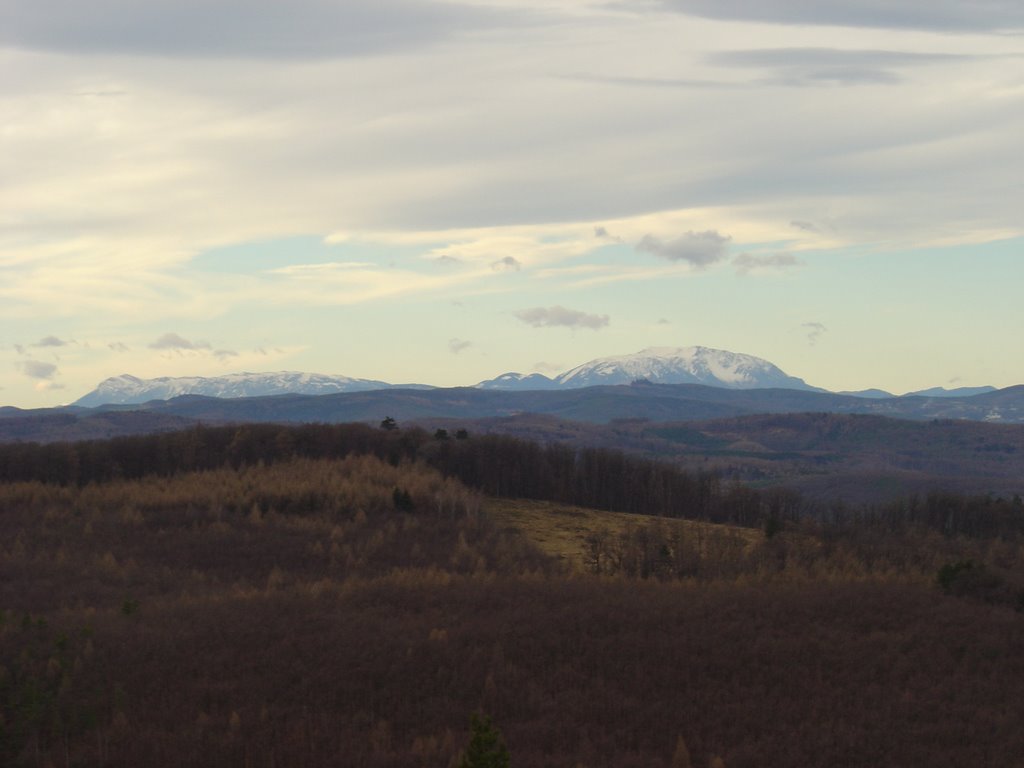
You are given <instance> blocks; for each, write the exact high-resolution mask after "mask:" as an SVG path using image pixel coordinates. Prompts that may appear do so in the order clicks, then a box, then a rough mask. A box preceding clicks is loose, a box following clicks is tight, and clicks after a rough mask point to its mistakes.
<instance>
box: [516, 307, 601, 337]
mask: <svg viewBox="0 0 1024 768" xmlns="http://www.w3.org/2000/svg"><path fill="white" fill-rule="evenodd" d="M515 316H516V317H517V318H519V319H520V320H522V321H523V322H524V323H526V324H527V325H532V326H533V327H534V328H550V327H554V326H564V327H566V328H590V329H591V330H594V331H596V330H598V329H599V328H604V327H605V326H606V325H608V320H609V319H608V315H591V314H588V313H586V312H580V311H579V310H577V309H566V308H565V307H561V306H554V307H533V308H532V309H521V310H519V311H518V312H516V313H515Z"/></svg>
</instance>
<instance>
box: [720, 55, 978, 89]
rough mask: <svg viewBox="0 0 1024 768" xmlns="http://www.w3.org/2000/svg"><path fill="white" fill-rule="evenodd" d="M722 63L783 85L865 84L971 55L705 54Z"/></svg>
mask: <svg viewBox="0 0 1024 768" xmlns="http://www.w3.org/2000/svg"><path fill="white" fill-rule="evenodd" d="M705 58H706V60H707V61H708V62H709V63H711V64H715V65H718V66H722V67H745V68H756V69H768V70H771V71H773V72H774V73H775V75H773V76H772V77H771V78H769V79H768V81H767V82H769V83H774V84H780V85H822V84H829V83H835V84H840V85H862V84H874V83H881V84H885V83H896V82H899V81H900V79H901V78H900V76H899V75H898V74H897V73H896V72H895V71H894V70H897V69H900V68H905V67H910V66H920V65H926V64H938V63H944V62H949V61H959V60H964V59H970V58H973V57H970V56H958V55H955V54H942V53H908V52H905V51H880V50H843V49H838V48H765V49H752V50H737V51H721V52H718V53H712V54H709V55H708V56H706V57H705Z"/></svg>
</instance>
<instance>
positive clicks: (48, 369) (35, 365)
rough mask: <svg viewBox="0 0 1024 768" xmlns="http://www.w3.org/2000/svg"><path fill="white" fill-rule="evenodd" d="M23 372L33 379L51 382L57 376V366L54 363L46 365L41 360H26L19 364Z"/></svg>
mask: <svg viewBox="0 0 1024 768" xmlns="http://www.w3.org/2000/svg"><path fill="white" fill-rule="evenodd" d="M18 367H19V368H20V369H21V372H22V373H24V374H25V375H26V376H28V377H29V378H31V379H40V380H42V381H50V380H51V379H52V378H53V377H54V376H56V375H57V366H56V365H54V364H53V363H44V362H41V361H39V360H25V361H24V362H22V363H19V364H18Z"/></svg>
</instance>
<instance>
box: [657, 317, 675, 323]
mask: <svg viewBox="0 0 1024 768" xmlns="http://www.w3.org/2000/svg"><path fill="white" fill-rule="evenodd" d="M658 325H672V321H671V320H669V319H668V318H667V317H659V318H658Z"/></svg>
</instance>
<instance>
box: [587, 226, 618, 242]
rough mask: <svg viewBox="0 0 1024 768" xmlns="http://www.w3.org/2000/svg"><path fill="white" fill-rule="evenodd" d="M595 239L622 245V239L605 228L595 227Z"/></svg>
mask: <svg viewBox="0 0 1024 768" xmlns="http://www.w3.org/2000/svg"><path fill="white" fill-rule="evenodd" d="M594 237H596V238H597V239H598V240H611V241H612V242H613V243H621V242H622V238H621V237H617V236H616V235H613V234H611V233H610V232H608V230H607V229H606V228H605V227H594Z"/></svg>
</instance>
